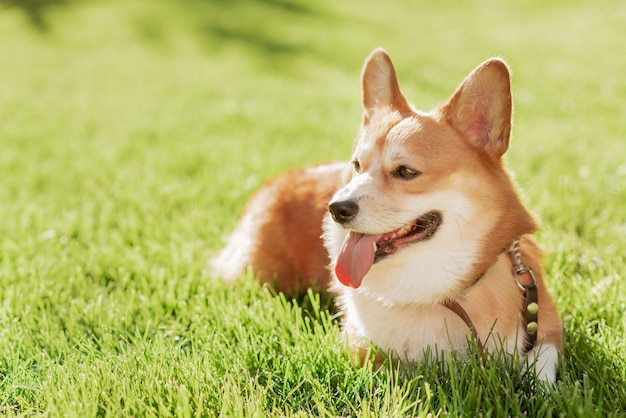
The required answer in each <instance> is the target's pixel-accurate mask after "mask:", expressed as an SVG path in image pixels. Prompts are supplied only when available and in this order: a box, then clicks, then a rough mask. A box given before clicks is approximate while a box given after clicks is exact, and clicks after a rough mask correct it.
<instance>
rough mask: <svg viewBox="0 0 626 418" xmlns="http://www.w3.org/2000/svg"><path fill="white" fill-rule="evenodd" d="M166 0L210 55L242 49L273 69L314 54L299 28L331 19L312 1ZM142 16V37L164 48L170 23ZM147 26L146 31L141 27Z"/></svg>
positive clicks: (140, 25)
mask: <svg viewBox="0 0 626 418" xmlns="http://www.w3.org/2000/svg"><path fill="white" fill-rule="evenodd" d="M165 1H166V3H167V4H168V6H169V8H170V10H173V11H174V13H175V14H176V15H177V17H178V18H180V19H182V21H183V22H184V24H185V25H186V26H187V28H188V29H190V30H191V32H192V34H193V35H194V36H195V37H196V39H197V40H198V42H199V43H200V45H201V47H202V48H203V49H204V50H205V51H206V52H208V53H209V54H213V53H215V52H218V51H225V50H230V49H233V48H243V49H244V50H247V51H248V52H249V53H250V55H252V56H255V55H256V56H257V57H260V58H262V60H263V61H264V62H266V63H271V65H272V67H274V68H280V65H281V63H283V64H284V63H285V61H286V60H290V59H291V58H293V57H295V56H301V55H303V54H310V53H311V52H314V51H313V50H312V46H311V43H309V42H306V39H307V37H306V36H303V35H302V34H301V32H302V30H303V28H308V27H310V24H311V23H312V22H313V23H314V22H315V21H317V20H319V19H321V18H325V17H327V16H324V12H322V11H320V10H316V9H315V8H314V6H311V5H314V3H311V5H309V4H307V3H305V2H303V1H296V0H165ZM142 19H143V20H141V21H139V22H137V23H138V27H139V29H140V33H141V32H142V37H143V39H144V41H146V42H148V43H151V44H152V45H153V46H155V47H160V46H162V45H160V43H162V41H163V40H165V39H166V38H167V36H168V33H167V29H166V28H167V25H164V22H161V21H160V20H158V19H157V20H156V21H151V20H150V17H149V16H145V17H143V18H142ZM145 28H148V30H142V29H145ZM298 34H300V36H297V35H298Z"/></svg>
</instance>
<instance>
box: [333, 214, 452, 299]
mask: <svg viewBox="0 0 626 418" xmlns="http://www.w3.org/2000/svg"><path fill="white" fill-rule="evenodd" d="M442 219H443V217H442V215H441V213H440V212H437V211H432V212H428V213H426V214H425V215H422V216H420V217H419V218H418V219H416V220H415V221H414V222H412V223H410V224H407V225H405V226H403V227H402V228H399V229H396V230H395V231H391V232H387V233H385V234H361V233H359V232H355V231H350V232H349V233H348V235H347V236H346V238H345V240H344V241H343V245H342V247H341V250H340V252H339V256H338V257H337V263H336V266H335V274H336V275H337V278H338V279H339V281H340V282H341V283H342V284H343V285H345V286H350V287H354V288H358V287H359V286H361V281H362V280H363V277H365V275H366V274H367V272H368V271H369V270H370V268H371V267H372V265H373V264H374V263H377V262H378V261H380V260H382V259H384V258H386V257H389V256H390V255H392V254H395V253H396V252H397V251H398V249H400V248H402V247H405V246H408V245H411V244H414V243H416V242H421V241H426V240H428V239H430V238H432V237H433V236H434V235H435V233H436V232H437V229H439V226H440V225H441V222H442Z"/></svg>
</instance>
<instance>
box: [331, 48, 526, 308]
mask: <svg viewBox="0 0 626 418" xmlns="http://www.w3.org/2000/svg"><path fill="white" fill-rule="evenodd" d="M362 88H363V107H364V115H363V122H362V125H361V128H360V131H359V134H358V136H357V138H356V140H355V143H354V151H353V155H352V167H353V174H352V178H351V180H350V181H349V182H348V184H347V185H346V186H345V187H343V188H341V189H340V190H339V191H337V193H336V194H335V195H334V197H333V198H332V200H331V202H330V203H329V211H330V214H331V215H332V219H333V220H334V224H335V225H334V226H333V225H331V224H332V222H330V221H329V220H327V222H326V223H327V225H326V235H325V238H326V243H327V244H326V245H327V247H328V248H329V251H330V254H331V257H332V262H333V267H334V269H335V273H336V276H337V278H338V279H339V281H340V282H341V283H342V284H343V285H345V286H349V287H353V288H359V287H361V285H363V286H362V288H361V291H365V292H371V293H372V294H374V295H376V296H377V297H383V298H385V297H386V298H389V299H390V300H391V301H392V302H402V301H404V300H405V297H408V298H410V301H412V302H416V301H417V300H415V298H416V297H418V299H419V300H422V299H423V301H428V302H437V301H440V300H441V299H445V298H446V297H450V296H452V295H453V294H454V293H455V292H459V291H460V290H462V289H464V288H465V287H467V285H468V284H471V282H472V281H473V280H475V279H477V278H478V277H480V276H481V275H482V274H483V273H484V272H485V271H486V269H488V267H489V266H491V265H492V264H493V263H495V261H496V258H497V257H498V254H500V253H501V252H502V250H503V249H504V248H505V247H506V246H507V245H508V244H509V243H510V242H511V241H512V240H513V239H515V238H516V237H517V236H519V235H522V234H524V233H528V232H532V231H533V230H534V228H535V226H534V222H533V220H532V217H531V215H530V214H529V213H528V212H527V211H526V210H525V209H524V207H523V206H522V204H521V203H520V201H519V198H518V196H517V194H516V190H515V186H514V184H513V183H512V181H511V179H510V177H509V175H508V174H507V172H506V170H505V169H504V166H503V161H502V156H503V154H504V153H505V151H506V150H507V148H508V144H509V136H510V131H511V113H512V104H511V90H510V81H509V70H508V67H507V65H506V64H505V63H504V62H503V61H502V60H499V59H491V60H488V61H486V62H485V63H483V64H482V65H480V66H479V67H477V68H476V69H475V70H474V71H473V72H472V73H471V74H470V75H469V76H468V77H467V78H466V79H465V80H464V81H463V83H462V84H461V85H460V86H459V87H458V89H457V90H456V91H455V92H454V94H453V95H452V97H451V98H450V99H449V100H448V101H447V102H446V103H445V104H444V105H442V106H440V107H439V108H438V109H436V110H434V111H432V112H428V113H426V112H420V111H418V110H416V109H414V108H413V107H412V106H411V105H410V104H409V103H408V101H407V100H406V99H405V97H404V96H403V94H402V92H401V91H400V89H399V87H398V82H397V79H396V74H395V71H394V68H393V65H392V63H391V60H390V59H389V56H388V55H387V53H386V52H385V51H383V50H380V49H379V50H375V51H374V52H373V53H372V54H371V55H370V56H369V57H368V58H367V60H366V62H365V65H364V67H363V72H362ZM336 226H338V227H339V228H336ZM419 295H422V296H423V298H422V297H421V296H419Z"/></svg>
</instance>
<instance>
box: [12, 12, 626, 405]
mask: <svg viewBox="0 0 626 418" xmlns="http://www.w3.org/2000/svg"><path fill="white" fill-rule="evenodd" d="M44 6H45V7H44ZM0 12H1V13H0V57H1V58H0V109H1V112H0V115H1V116H0V175H1V177H2V179H1V181H0V412H2V413H5V414H8V415H11V414H15V415H29V414H41V415H50V416H59V415H63V416H68V415H69V416H72V415H75V416H105V415H107V416H109V415H110V416H130V415H141V416H195V415H202V416H205V415H210V416H213V415H223V416H243V415H246V416H248V415H253V416H267V415H275V416H292V415H299V414H300V415H317V416H348V415H351V416H410V415H427V414H433V415H435V416H444V415H466V416H475V415H481V414H483V415H491V416H509V415H510V416H517V415H524V414H526V415H530V416H545V415H564V416H585V417H586V416H603V417H604V416H611V415H620V414H624V413H626V389H624V388H625V387H626V376H625V373H626V372H625V371H624V370H626V364H625V358H626V344H625V343H624V341H625V339H624V337H625V334H626V324H625V319H624V314H623V313H624V311H625V310H626V290H625V288H624V271H626V262H625V261H624V257H623V254H624V253H625V252H626V244H625V241H624V239H623V237H624V236H625V234H626V216H625V212H624V210H623V208H624V206H626V162H625V159H624V156H625V155H626V154H624V141H623V137H624V134H625V132H626V124H625V122H624V120H623V114H624V104H623V102H624V98H625V97H626V81H625V80H626V79H625V78H624V77H623V74H622V73H623V69H624V68H626V56H625V55H624V54H621V53H619V51H621V50H622V49H623V41H624V40H625V39H626V25H623V22H624V19H625V18H626V7H625V6H624V5H623V4H622V3H620V2H618V1H612V2H611V1H603V2H596V3H593V4H584V3H580V2H579V3H575V4H572V3H571V2H552V3H549V4H548V3H545V2H538V1H537V2H507V3H502V2H495V1H485V2H474V1H470V2H463V3H461V4H458V2H450V1H443V2H436V3H433V2H415V1H402V2H395V3H384V2H381V3H379V4H372V5H370V6H368V7H365V6H364V5H363V4H361V3H358V2H355V1H347V2H345V1H344V2H331V1H322V2H309V3H306V2H297V1H247V0H236V1H230V2H220V1H202V0H185V1H168V0H156V1H135V2H123V1H110V2H103V1H95V0H94V1H84V2H81V1H78V0H75V1H71V0H67V1H52V0H50V1H49V2H45V1H40V2H34V1H32V2H31V1H28V2H19V1H12V0H0ZM378 46H383V47H385V48H387V49H388V50H389V52H390V53H391V56H392V59H393V60H394V63H395V64H396V67H397V70H398V75H399V78H400V83H401V86H402V87H403V89H404V91H405V93H406V95H407V97H409V98H410V99H411V100H412V101H413V102H414V103H415V104H416V105H417V107H419V108H422V109H429V108H432V107H434V106H436V105H437V104H438V103H441V102H442V101H444V100H445V99H446V98H447V97H448V96H449V95H450V94H451V93H452V91H453V90H454V88H455V87H456V86H457V84H458V83H460V81H461V80H462V79H463V77H464V76H465V75H466V74H467V73H469V71H471V69H472V68H474V67H475V66H476V65H478V64H479V63H480V62H481V61H483V60H484V59H486V58H488V57H490V56H494V55H495V56H501V57H503V58H505V59H506V60H507V61H508V62H509V63H510V64H511V66H512V68H513V71H514V76H513V87H514V98H515V104H516V109H515V124H514V131H513V132H514V133H513V141H512V147H511V150H510V153H509V166H510V167H511V169H513V170H514V171H515V172H516V173H517V179H518V181H519V182H520V183H521V185H522V186H523V187H524V189H525V191H526V194H525V200H526V202H527V203H528V204H529V206H531V207H532V208H533V210H534V211H535V212H536V213H537V215H538V216H539V217H540V218H541V219H542V226H543V228H542V230H541V232H540V234H539V238H540V241H541V242H542V243H543V245H544V247H545V248H546V250H547V257H546V278H547V282H548V286H549V287H550V289H551V291H552V294H553V296H554V298H555V300H556V303H557V308H558V310H559V313H560V314H561V315H562V317H563V319H564V327H565V343H566V349H565V353H564V356H563V359H562V360H563V361H562V367H561V370H560V371H559V380H558V382H557V385H556V388H554V389H553V390H545V389H540V388H537V387H536V386H535V385H534V382H533V381H532V379H530V378H529V377H528V376H524V375H521V374H520V373H519V371H518V370H516V369H515V367H512V366H511V365H508V364H502V363H500V362H498V361H488V362H487V364H486V365H484V364H483V363H482V361H481V359H480V356H479V355H478V354H476V353H474V354H471V355H470V356H469V358H467V359H464V360H457V361H454V360H453V361H452V362H451V363H450V364H448V365H447V367H443V365H441V364H424V365H416V366H415V368H414V369H410V370H402V369H396V368H394V367H393V366H391V367H388V368H386V369H381V370H378V369H375V368H373V367H372V366H370V365H366V366H364V367H358V366H356V365H355V364H354V362H353V361H352V359H351V358H350V355H349V354H347V352H346V351H345V350H344V347H343V345H342V343H341V341H340V335H339V329H338V324H337V321H336V319H335V318H334V316H333V315H334V313H333V311H332V309H331V308H330V301H329V299H328V297H327V296H325V295H319V294H317V293H315V292H311V293H309V294H308V295H306V296H305V297H303V298H301V299H300V300H298V301H291V300H288V299H287V298H286V297H285V296H283V295H276V294H274V293H272V292H271V291H269V290H267V289H264V288H262V287H260V286H259V285H258V284H257V283H255V282H254V281H253V280H252V279H251V278H250V277H244V278H242V280H241V281H239V282H238V283H237V284H236V285H235V286H234V287H233V288H228V287H227V286H225V285H224V284H222V283H219V282H212V281H210V280H209V279H208V274H207V271H206V260H207V259H208V258H209V257H210V255H211V254H212V253H213V252H214V251H215V250H216V249H218V248H219V247H220V245H221V239H222V238H223V237H224V236H225V234H227V233H228V232H229V231H230V230H231V228H232V227H233V225H234V223H235V222H236V220H237V218H238V216H239V214H240V213H241V210H242V208H243V205H244V203H245V201H246V200H247V198H248V197H249V196H250V194H251V193H252V192H253V191H254V190H255V189H256V188H257V187H258V186H259V185H260V184H262V182H263V181H264V180H265V179H266V178H268V177H271V176H273V175H276V174H278V173H279V172H280V171H282V170H284V169H285V168H287V167H291V166H296V165H302V164H307V163H313V162H318V161H325V160H335V159H346V158H347V157H348V154H349V152H350V148H351V140H352V138H353V136H354V135H355V133H356V129H357V126H358V123H359V120H360V112H361V109H360V103H359V100H360V98H359V95H360V92H359V71H360V66H361V64H362V61H363V59H364V58H365V56H366V55H367V54H368V53H369V51H370V50H371V49H372V48H374V47H378Z"/></svg>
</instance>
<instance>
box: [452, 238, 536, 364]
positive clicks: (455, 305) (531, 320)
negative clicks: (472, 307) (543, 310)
mask: <svg viewBox="0 0 626 418" xmlns="http://www.w3.org/2000/svg"><path fill="white" fill-rule="evenodd" d="M521 241H522V237H519V238H516V239H515V240H514V241H513V242H512V243H511V244H510V245H509V246H508V247H507V248H506V249H505V250H504V252H503V253H502V254H507V255H508V256H509V258H510V259H511V262H512V264H513V267H512V276H513V279H514V280H515V283H516V284H517V286H518V287H519V288H520V290H521V291H522V297H523V300H522V315H523V317H524V321H525V325H526V334H527V338H526V346H525V352H528V351H530V350H531V349H532V348H533V347H534V346H535V343H536V342H537V328H538V312H539V294H538V291H537V277H536V276H535V272H534V271H533V269H532V268H531V267H530V266H529V265H527V264H525V263H524V261H523V259H522V250H521V248H520V244H521ZM499 259H500V257H498V260H499ZM496 263H497V261H496ZM494 265H495V263H494ZM492 267H493V266H492ZM492 267H490V268H489V270H487V271H486V272H485V274H483V275H482V276H480V277H479V278H478V279H477V280H476V282H474V284H472V285H471V286H470V287H469V288H468V289H467V290H466V291H465V294H466V295H467V294H469V292H471V291H472V290H473V289H475V288H476V287H478V286H480V285H481V284H482V283H483V281H484V280H485V277H487V274H488V273H489V271H490V270H491V268H492ZM525 275H528V276H529V277H530V284H526V281H524V280H522V279H521V277H522V276H525ZM442 305H443V306H445V307H446V308H448V309H450V310H451V311H452V312H454V313H455V314H457V315H458V316H459V317H460V318H461V319H462V320H463V322H465V324H466V325H467V326H468V327H469V329H470V331H471V333H472V337H474V339H475V340H476V343H477V346H478V349H479V351H481V352H482V351H483V348H484V347H483V343H482V341H481V340H480V338H479V336H478V334H477V333H476V329H475V327H474V323H473V322H472V319H471V318H470V316H469V315H468V314H467V312H466V311H465V309H463V307H462V306H461V305H460V304H459V302H458V301H456V300H454V299H447V300H445V301H444V302H442Z"/></svg>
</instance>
